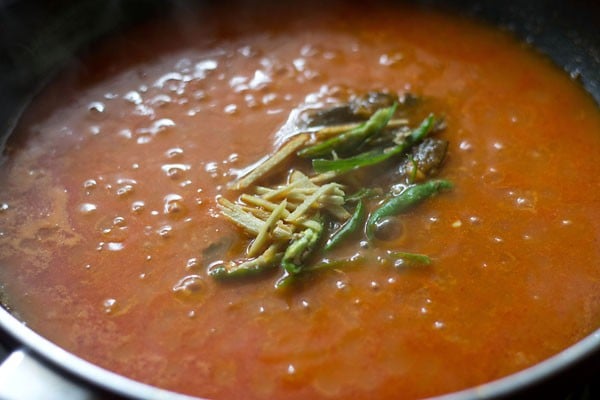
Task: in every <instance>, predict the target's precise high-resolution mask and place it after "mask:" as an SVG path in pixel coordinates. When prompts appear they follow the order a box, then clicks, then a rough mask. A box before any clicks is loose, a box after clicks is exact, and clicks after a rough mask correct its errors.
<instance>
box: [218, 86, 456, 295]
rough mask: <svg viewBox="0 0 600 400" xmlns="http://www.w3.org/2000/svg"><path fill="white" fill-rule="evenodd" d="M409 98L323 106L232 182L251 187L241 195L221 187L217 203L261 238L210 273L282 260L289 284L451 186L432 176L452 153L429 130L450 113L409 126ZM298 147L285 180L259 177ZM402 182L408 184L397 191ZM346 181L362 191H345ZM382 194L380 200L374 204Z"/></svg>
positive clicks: (416, 260)
mask: <svg viewBox="0 0 600 400" xmlns="http://www.w3.org/2000/svg"><path fill="white" fill-rule="evenodd" d="M405 98H406V99H409V100H410V102H406V101H402V102H401V101H398V98H396V97H395V96H392V95H389V94H386V93H379V92H371V93H368V94H367V95H365V96H360V97H357V98H355V99H353V100H351V101H350V102H349V103H348V104H345V105H341V106H336V107H333V108H330V109H326V110H319V111H316V112H314V113H313V115H310V116H309V123H308V126H307V128H306V130H305V131H304V132H301V133H298V134H296V135H295V136H293V137H292V138H291V139H289V140H288V141H287V142H286V143H285V144H284V145H283V146H282V147H280V148H279V150H278V151H277V152H275V153H274V154H273V155H271V156H270V157H265V159H264V161H263V162H261V163H259V164H258V166H256V167H255V168H254V169H253V170H251V171H250V172H249V173H248V174H247V175H245V176H244V177H242V178H240V179H238V180H237V181H235V182H233V183H232V184H231V185H230V189H232V190H238V191H239V190H245V191H246V192H245V193H242V194H241V195H240V196H239V197H238V199H237V201H236V202H235V203H234V202H231V201H229V200H227V199H226V198H224V197H219V198H218V199H217V204H218V207H219V209H220V212H221V215H223V216H224V217H226V218H228V219H229V220H230V221H231V222H233V223H234V224H235V225H237V226H238V227H240V228H241V229H243V230H244V231H245V232H246V233H247V234H248V235H250V236H251V237H253V240H252V241H251V242H250V244H249V246H248V249H247V253H246V257H244V258H242V259H240V260H234V261H226V262H219V263H217V264H216V265H213V266H211V267H210V268H209V271H208V273H209V275H211V276H213V277H214V278H216V279H229V278H239V277H245V276H251V275H255V274H257V273H261V272H263V271H267V270H271V269H274V268H280V269H281V271H282V276H281V277H280V278H279V279H278V280H277V282H276V284H275V286H276V287H278V288H282V287H286V286H288V285H289V284H290V283H291V282H293V281H294V279H295V277H297V276H299V275H302V274H306V273H309V272H313V271H318V270H323V269H331V268H339V267H341V266H344V265H352V260H354V259H357V257H351V258H349V259H337V260H336V259H334V260H331V259H328V258H322V259H321V260H320V261H319V259H318V257H319V256H322V255H323V254H329V253H330V252H332V251H334V250H335V249H336V248H337V247H339V246H340V244H341V243H344V242H347V241H348V240H350V238H351V237H357V238H358V237H359V236H361V235H365V236H366V238H367V239H368V240H369V241H371V242H374V243H375V245H376V246H375V247H376V248H379V247H381V246H379V244H380V243H379V242H381V241H382V240H383V239H382V238H380V237H378V236H377V231H378V229H379V228H380V225H382V223H384V222H385V221H387V219H388V218H390V217H396V216H397V215H399V214H401V213H403V212H406V211H407V210H409V209H410V208H412V207H414V206H416V205H417V204H419V203H421V202H422V201H425V200H426V199H428V198H430V197H432V196H434V195H436V194H438V193H440V192H442V191H445V190H448V189H451V188H452V183H451V182H449V181H447V180H443V179H435V180H434V179H428V178H429V177H430V176H431V175H433V174H434V173H436V172H437V170H438V168H439V167H440V166H441V164H442V162H443V160H444V158H445V155H446V151H447V147H448V144H447V142H446V141H445V140H441V139H433V138H429V137H428V136H429V135H430V134H432V133H434V132H436V131H439V130H442V129H444V124H443V122H441V120H438V119H437V118H436V117H435V116H434V115H433V114H430V115H428V116H427V117H426V118H425V119H424V120H423V121H422V122H421V123H420V124H419V125H418V126H416V127H415V128H414V129H410V128H409V127H408V123H409V120H408V119H406V118H396V119H393V117H394V116H395V115H396V114H397V113H399V112H400V113H401V114H406V111H407V110H408V109H409V106H410V108H412V106H413V105H414V103H415V101H414V99H415V98H414V97H405ZM403 116H404V115H403ZM315 125H319V126H318V127H315ZM294 156H296V157H297V158H296V159H295V164H294V167H293V169H291V172H290V173H289V174H288V178H287V180H286V182H285V183H283V184H280V185H277V186H275V187H266V186H259V185H256V183H257V182H258V181H260V180H261V179H263V178H265V177H266V176H267V175H270V174H273V173H275V172H276V171H277V170H278V169H280V168H278V167H279V166H280V165H282V164H283V163H287V162H289V161H290V160H289V159H290V158H292V157H294ZM340 157H341V158H340ZM303 158H308V159H310V160H311V165H312V170H310V168H309V171H304V172H303V170H304V169H305V166H304V164H305V163H303V161H302V159H303ZM389 171H392V174H391V176H390V172H389ZM390 181H392V182H391V183H390ZM385 187H387V191H386V190H384V189H383V188H385ZM398 187H401V188H403V189H402V190H401V191H400V193H399V194H398V193H396V192H397V188H398ZM347 189H353V192H354V193H355V194H353V195H351V196H346V193H345V190H347ZM392 189H393V190H392ZM375 201H377V203H378V205H376V206H375V207H373V206H374V205H373V204H371V203H374V202H375ZM369 206H370V207H369ZM369 208H371V211H370V213H369V212H368V210H369ZM380 250H381V249H380ZM364 257H365V256H364V255H361V256H359V257H358V258H361V259H362V258H364ZM376 258H377V259H378V260H379V261H380V262H383V263H387V262H392V263H393V264H394V265H395V266H400V265H407V264H410V265H413V264H420V265H429V264H431V259H430V258H429V257H427V256H426V255H422V254H415V253H408V252H398V251H390V250H387V251H384V252H383V253H381V255H380V256H378V257H376Z"/></svg>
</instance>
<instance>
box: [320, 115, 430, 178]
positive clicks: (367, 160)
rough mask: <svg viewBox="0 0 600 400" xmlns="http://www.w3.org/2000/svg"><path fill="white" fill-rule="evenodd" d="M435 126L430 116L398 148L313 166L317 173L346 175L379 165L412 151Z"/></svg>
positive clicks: (321, 159) (326, 160) (378, 150)
mask: <svg viewBox="0 0 600 400" xmlns="http://www.w3.org/2000/svg"><path fill="white" fill-rule="evenodd" d="M435 125H436V119H435V117H434V116H433V114H430V115H429V116H428V117H427V118H425V119H424V120H423V122H421V124H420V125H419V126H418V127H417V128H415V129H414V130H413V131H412V132H411V133H410V135H408V136H407V137H406V138H405V139H404V141H403V142H402V143H400V144H397V145H396V146H391V147H386V148H376V149H373V150H369V151H366V152H364V153H360V154H357V155H355V156H352V157H347V158H338V159H335V160H328V159H323V158H318V159H315V160H313V161H312V166H313V168H314V170H315V171H316V172H317V173H324V172H330V171H333V172H337V173H344V172H348V171H351V170H353V169H357V168H362V167H368V166H371V165H375V164H379V163H382V162H384V161H386V160H388V159H390V158H392V157H393V156H395V155H397V154H401V153H404V152H405V151H407V150H408V149H410V147H411V146H413V145H414V144H416V143H418V142H420V141H421V140H423V138H424V137H425V136H427V135H428V134H429V133H430V132H431V131H432V130H433V128H434V127H435Z"/></svg>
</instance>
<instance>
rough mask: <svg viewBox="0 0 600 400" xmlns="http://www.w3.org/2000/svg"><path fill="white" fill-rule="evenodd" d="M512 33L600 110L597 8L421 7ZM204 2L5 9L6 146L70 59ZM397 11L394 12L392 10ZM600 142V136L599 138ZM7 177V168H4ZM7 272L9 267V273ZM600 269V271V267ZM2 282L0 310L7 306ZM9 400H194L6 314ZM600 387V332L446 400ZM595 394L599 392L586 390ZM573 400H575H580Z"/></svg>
mask: <svg viewBox="0 0 600 400" xmlns="http://www.w3.org/2000/svg"><path fill="white" fill-rule="evenodd" d="M419 3H420V4H422V5H423V6H425V7H435V8H442V9H447V10H448V11H450V12H459V13H463V14H467V15H470V16H472V17H473V18H476V19H481V20H485V21H487V22H489V23H491V24H494V25H497V26H499V27H501V29H505V30H509V31H512V32H513V33H514V34H515V35H516V36H518V37H519V38H521V39H522V40H523V41H525V42H527V43H529V44H530V45H531V46H532V47H534V48H536V49H538V50H539V51H541V52H542V53H544V54H546V55H547V56H548V57H550V58H551V59H552V60H553V61H554V62H555V63H556V64H558V65H559V66H561V67H562V68H563V69H564V70H565V72H566V73H568V74H570V75H571V77H572V78H573V79H575V80H577V81H579V83H580V84H581V85H583V87H584V88H585V89H586V91H587V92H589V94H590V95H591V96H593V97H594V99H595V100H596V102H597V103H598V104H600V4H599V3H598V2H595V1H592V0H590V1H559V0H548V1H543V0H535V1H512V2H506V1H504V2H500V1H473V0H460V1H439V0H429V1H420V2H419ZM199 4H201V2H199V1H198V2H194V3H193V4H192V3H191V2H184V1H167V0H146V1H143V0H123V1H119V0H79V1H67V0H55V1H50V2H48V1H33V0H12V1H11V0H8V1H7V0H5V1H1V0H0V146H2V145H3V143H4V142H5V140H6V138H7V137H8V136H9V135H10V133H11V130H12V128H13V127H14V125H15V124H16V122H17V121H18V119H19V115H20V113H21V111H22V109H23V108H25V107H26V106H27V104H28V102H29V100H30V99H31V98H32V97H33V96H34V95H35V93H36V92H37V91H38V90H39V89H40V88H41V87H43V85H44V83H45V82H47V81H48V80H49V79H51V77H52V75H53V73H54V72H55V71H57V70H58V69H60V66H61V65H63V63H65V62H66V61H67V60H68V59H70V58H72V57H77V55H79V54H81V53H82V52H86V51H92V49H93V43H94V42H96V41H98V40H102V38H103V37H105V36H109V35H115V34H119V32H122V31H123V30H125V29H127V27H128V26H131V25H132V24H135V23H137V22H139V21H141V20H145V19H148V18H152V17H154V16H159V15H161V16H164V15H166V14H176V13H178V12H182V10H185V9H186V8H187V7H192V6H198V5H199ZM389 6H390V7H393V6H394V2H393V1H390V2H389ZM598 134H600V132H598ZM0 167H1V165H0ZM0 267H2V266H0ZM599 267H600V266H599ZM1 287H2V282H0V303H5V302H4V301H3V300H4V299H3V295H2V290H1ZM0 343H1V345H2V348H3V350H2V352H1V353H0V355H1V356H2V358H3V359H4V361H3V363H2V364H1V365H0V398H2V399H38V398H39V399H73V400H75V399H77V400H79V399H104V398H122V397H124V398H135V399H190V398H191V397H189V396H184V395H180V394H176V393H173V392H168V391H165V390H162V389H158V388H155V387H152V386H148V385H145V384H142V383H139V382H135V381H133V380H131V379H128V378H125V377H123V376H119V375H117V374H114V373H112V372H109V371H107V370H104V369H102V368H100V367H97V366H95V365H93V364H91V363H88V362H86V361H84V360H82V359H80V358H78V357H76V356H74V355H72V354H70V353H68V352H67V351H65V350H63V349H61V348H59V347H58V346H56V345H54V344H52V343H51V342H49V341H48V340H46V339H44V338H43V337H41V336H39V335H38V334H36V333H35V332H33V331H32V330H30V329H29V328H28V327H27V325H26V324H25V323H23V322H21V321H19V319H18V318H17V317H16V316H14V315H12V314H11V313H10V310H7V309H6V308H4V307H0ZM594 378H595V379H596V380H598V378H600V329H598V330H597V331H596V332H594V333H592V334H591V335H589V336H588V337H586V338H585V339H583V340H582V341H580V342H578V343H577V344H575V345H573V346H571V347H570V348H568V349H566V350H564V351H562V352H561V353H559V354H557V355H555V356H553V357H552V358H550V359H548V360H546V361H544V362H542V363H540V364H537V365H535V366H533V367H531V368H529V369H526V370H523V371H521V372H518V373H516V374H513V375H510V376H508V377H505V378H502V379H500V380H497V381H494V382H490V383H487V384H484V385H481V386H478V387H475V388H471V389H468V390H465V391H461V392H457V393H452V394H448V395H445V396H441V397H439V399H440V400H441V399H444V400H458V399H461V400H462V399H496V398H507V397H510V398H514V397H520V398H531V396H540V395H543V396H545V398H565V397H564V396H566V395H567V394H568V393H569V391H571V390H575V391H576V392H577V390H579V389H578V388H579V387H580V386H578V385H580V384H585V383H586V382H591V381H592V380H593V379H594ZM586 388H587V389H586V390H587V393H584V394H587V395H589V396H590V398H591V396H593V394H592V392H590V390H591V391H594V390H595V391H596V392H597V391H598V387H597V386H590V385H588V386H586ZM571 398H573V397H571Z"/></svg>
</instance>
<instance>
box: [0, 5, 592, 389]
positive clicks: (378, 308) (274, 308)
mask: <svg viewBox="0 0 600 400" xmlns="http://www.w3.org/2000/svg"><path fill="white" fill-rule="evenodd" d="M303 4H304V3H303ZM374 89H375V90H381V89H385V90H389V91H391V92H394V93H398V94H403V93H408V92H410V93H414V94H415V95H417V96H420V97H423V98H424V99H428V100H427V101H429V104H430V107H431V110H433V111H435V112H436V113H438V114H442V115H444V117H445V120H446V124H447V128H446V129H445V130H444V131H443V132H441V133H440V134H439V135H440V137H443V138H444V139H447V140H448V141H449V143H450V145H449V154H448V158H447V160H446V162H445V165H444V167H443V169H442V171H441V173H440V176H441V177H443V178H445V179H449V180H451V181H452V182H453V183H454V185H455V188H454V189H453V190H452V191H451V192H449V193H445V194H444V195H443V196H438V197H436V198H435V199H434V200H432V201H429V202H426V203H424V204H422V205H420V206H419V207H417V208H415V209H414V210H412V211H411V212H410V213H408V214H406V215H404V216H403V217H402V219H403V221H404V227H405V232H404V233H403V234H402V235H400V236H399V237H398V238H397V240H396V241H395V242H394V243H393V246H395V247H396V248H397V249H398V250H402V251H410V252H418V253H423V254H427V255H429V256H430V257H431V258H432V260H433V263H432V265H430V266H421V267H416V268H404V269H396V268H393V267H391V266H381V265H359V266H354V267H352V268H347V269H344V268H340V269H336V270H330V271H324V272H322V273H319V274H315V275H314V276H310V277H308V278H306V279H304V280H303V281H302V282H301V284H299V285H297V286H295V287H294V288H293V290H291V291H289V292H288V293H286V294H281V293H277V292H276V291H275V290H274V288H273V282H274V279H276V276H275V275H269V274H267V275H266V276H265V277H262V278H258V279H252V280H250V281H240V282H239V283H230V284H223V283H219V282H215V281H213V280H212V279H211V278H210V277H209V276H208V275H207V266H208V263H209V262H210V261H212V260H214V259H215V258H219V257H224V256H223V255H224V254H226V251H227V249H228V248H229V247H230V246H231V245H232V243H236V241H239V240H240V239H239V237H240V236H243V234H242V233H241V232H240V231H239V230H238V229H237V228H236V227H234V226H232V225H231V224H230V223H229V222H228V221H226V220H225V219H224V218H221V217H219V215H218V210H217V208H216V202H215V197H216V196H217V195H224V196H229V197H230V198H231V197H232V196H231V195H229V194H228V190H227V184H228V183H229V182H231V181H232V180H233V179H235V178H236V176H238V174H239V173H240V171H241V170H242V169H243V168H244V167H246V166H248V165H250V164H252V163H253V162H255V161H256V160H258V159H259V158H261V157H262V156H264V155H265V154H267V153H270V152H272V151H273V150H274V148H275V146H276V145H277V144H279V143H281V140H283V138H284V137H285V135H287V134H289V133H290V129H288V128H289V127H290V125H289V124H286V121H288V117H289V115H290V113H292V114H293V111H294V110H297V109H298V108H299V107H302V106H306V105H307V104H308V105H312V106H315V107H316V106H320V105H328V104H329V105H331V104H335V102H337V101H343V100H344V96H346V95H348V94H352V93H364V92H366V91H369V90H374ZM418 122H419V121H411V123H413V124H417V123H418ZM599 155H600V113H599V111H598V106H597V105H596V104H594V102H593V101H592V100H591V98H590V97H588V96H587V95H586V94H585V93H584V92H583V90H582V89H581V88H580V87H579V86H578V85H577V84H576V83H575V82H573V81H572V80H571V79H570V78H569V77H568V76H567V75H566V74H565V73H564V72H563V71H560V70H558V69H557V68H556V67H554V66H553V65H551V64H550V63H549V62H548V61H547V60H546V59H544V58H543V57H541V56H540V55H538V54H536V53H535V52H534V51H532V50H531V49H529V48H528V47H527V46H525V45H522V44H520V43H518V42H517V41H515V40H514V39H513V38H512V37H511V36H510V35H508V34H506V33H504V32H500V31H497V30H493V29H491V28H488V27H485V26H481V25H478V24H476V23H473V22H471V21H469V20H467V19H463V18H461V17H453V16H448V15H443V14H438V13H435V12H431V11H426V10H419V9H414V8H410V7H403V6H398V7H395V8H392V7H387V8H386V7H375V6H369V7H366V6H349V5H346V6H343V4H337V5H336V6H332V7H326V6H320V7H316V6H315V5H314V4H313V5H312V6H309V7H304V8H303V7H300V6H298V5H297V6H294V7H292V6H290V9H286V8H285V7H283V6H275V7H274V8H273V9H261V8H260V7H259V8H252V7H250V6H247V5H246V6H240V7H234V6H233V5H232V4H228V6H227V7H224V8H218V7H216V8H214V9H213V8H210V7H208V8H203V9H200V10H194V11H193V12H192V11H188V12H186V13H185V15H183V18H180V19H177V20H174V21H170V20H166V19H165V20H161V21H155V22H153V23H151V24H148V25H146V26H143V27H139V28H136V30H135V31H132V32H129V33H127V34H126V35H124V36H123V37H121V38H117V39H114V40H112V41H109V42H107V43H105V44H103V45H101V46H99V47H98V48H96V49H95V50H94V52H92V53H91V54H89V55H87V56H85V57H84V58H82V59H79V60H78V61H77V62H76V63H74V64H73V65H72V66H70V67H69V68H67V69H66V70H65V71H64V72H63V73H62V74H61V75H60V76H59V77H57V79H56V80H55V81H54V82H53V83H52V84H50V85H49V86H48V87H47V88H45V90H43V91H42V93H41V94H40V95H39V96H38V97H37V98H36V99H35V100H34V102H33V103H32V105H31V106H30V108H29V110H28V111H27V112H26V113H25V115H24V116H23V118H22V121H21V123H20V125H19V126H18V128H17V131H16V132H15V134H14V135H13V136H12V137H11V139H10V140H9V142H8V143H7V146H6V148H5V151H4V155H3V164H2V174H1V175H0V187H2V191H1V193H0V202H1V203H2V205H1V207H0V262H1V268H0V280H1V282H2V287H3V288H2V290H3V296H4V298H5V299H6V300H5V301H6V303H7V305H8V306H9V307H10V309H11V310H13V312H14V313H15V314H16V315H17V316H18V317H19V318H21V319H22V320H23V321H25V322H26V323H27V325H28V326H29V327H31V328H32V329H34V330H35V331H37V332H39V333H41V334H42V335H43V336H45V337H47V338H49V339H50V340H52V341H53V342H55V343H57V344H59V345H60V346H62V347H64V348H65V349H67V350H69V351H71V352H73V353H75V354H77V355H79V356H81V357H83V358H84V359H86V360H89V361H91V362H93V363H95V364H98V365H100V366H102V367H105V368H107V369H109V370H111V371H115V372H117V373H120V374H123V375H125V376H127V377H130V378H133V379H136V380H139V381H142V382H146V383H149V384H152V385H156V386H159V387H162V388H166V389H172V390H174V391H177V392H182V393H186V394H192V395H197V396H203V397H207V398H214V399H275V398H276V399H308V398H310V399H328V398H339V399H341V398H353V399H374V398H376V399H392V398H420V397H426V396H433V395H439V394H442V393H448V392H452V391H456V390H460V389H465V388H468V387H472V386H474V385H478V384H482V383H484V382H488V381H491V380H494V379H497V378H500V377H503V376H506V375H508V374H510V373H513V372H515V371H518V370H521V369H523V368H526V367H529V366H532V365H534V364H536V363H538V362H540V361H542V360H544V359H546V358H548V357H550V356H552V355H554V354H556V353H557V352H559V351H561V350H563V349H564V348H566V347H568V346H569V345H571V344H573V343H575V342H576V341H578V340H579V339H581V338H583V337H584V336H586V335H587V334H589V333H590V332H592V331H593V330H594V329H596V328H598V327H599V326H600V180H599V178H598V177H600V163H599V162H598V156H599ZM345 251H347V252H359V251H360V248H357V249H346V250H345Z"/></svg>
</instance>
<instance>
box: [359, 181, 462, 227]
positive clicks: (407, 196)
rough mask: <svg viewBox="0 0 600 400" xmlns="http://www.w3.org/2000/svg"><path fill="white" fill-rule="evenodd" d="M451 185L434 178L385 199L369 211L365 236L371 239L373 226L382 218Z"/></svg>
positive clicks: (409, 206) (404, 209)
mask: <svg viewBox="0 0 600 400" xmlns="http://www.w3.org/2000/svg"><path fill="white" fill-rule="evenodd" d="M452 187H453V185H452V182H450V181H447V180H443V179H436V180H431V181H427V182H425V183H421V184H417V185H413V186H410V187H409V188H408V189H406V190H405V191H404V192H402V193H400V194H399V195H398V196H394V197H391V198H389V199H387V200H386V201H385V202H383V204H381V205H380V206H379V208H377V209H376V210H375V211H373V212H372V213H371V216H370V217H369V219H368V220H367V226H366V233H367V238H369V239H373V237H374V233H375V228H376V227H377V224H378V223H379V222H380V221H381V220H382V219H384V218H387V217H391V216H394V215H398V214H400V213H402V212H404V211H406V210H408V209H409V208H411V207H413V206H415V205H417V204H418V203H420V202H422V201H423V200H425V199H427V198H428V197H431V196H433V195H435V194H436V193H439V192H441V191H442V190H444V189H451V188H452Z"/></svg>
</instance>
